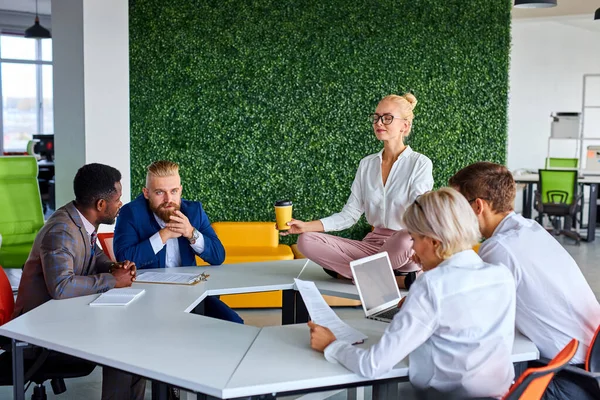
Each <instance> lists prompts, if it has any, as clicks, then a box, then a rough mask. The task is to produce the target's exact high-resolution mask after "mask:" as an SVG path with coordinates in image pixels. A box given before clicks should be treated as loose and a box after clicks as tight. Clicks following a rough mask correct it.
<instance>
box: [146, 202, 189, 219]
mask: <svg viewBox="0 0 600 400" xmlns="http://www.w3.org/2000/svg"><path fill="white" fill-rule="evenodd" d="M166 207H173V208H171V209H167V208H166ZM180 208H181V207H180V206H179V204H175V203H162V204H161V205H159V206H158V207H156V208H154V207H152V206H150V209H151V210H152V212H153V213H154V214H156V215H158V218H160V219H162V220H163V221H164V222H167V223H168V222H170V221H171V215H175V211H179V209H180Z"/></svg>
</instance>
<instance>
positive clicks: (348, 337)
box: [294, 279, 367, 343]
mask: <svg viewBox="0 0 600 400" xmlns="http://www.w3.org/2000/svg"><path fill="white" fill-rule="evenodd" d="M294 283H295V284H296V289H298V291H299V292H300V295H301V296H302V300H304V304H305V305H306V309H307V310H308V314H309V315H310V319H312V320H313V322H314V323H315V324H319V325H321V326H324V327H326V328H329V330H331V332H332V333H333V334H334V335H335V337H336V339H338V340H342V341H344V342H347V343H360V342H362V341H364V340H365V339H367V336H366V335H364V334H363V333H362V332H360V331H358V330H356V329H354V328H352V327H351V326H350V325H348V324H346V323H345V322H344V321H342V320H341V319H340V317H338V316H337V314H336V313H335V312H334V311H333V310H332V309H331V307H329V305H328V304H327V303H326V302H325V299H323V296H321V293H319V290H318V289H317V287H316V286H315V283H314V282H311V281H303V280H300V279H294Z"/></svg>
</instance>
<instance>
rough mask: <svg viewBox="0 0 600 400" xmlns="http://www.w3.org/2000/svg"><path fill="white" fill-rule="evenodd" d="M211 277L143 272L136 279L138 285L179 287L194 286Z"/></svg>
mask: <svg viewBox="0 0 600 400" xmlns="http://www.w3.org/2000/svg"><path fill="white" fill-rule="evenodd" d="M209 276H210V275H208V274H205V273H200V274H196V273H187V272H142V273H140V274H138V275H137V276H136V277H135V281H136V282H137V283H172V284H178V285H193V284H194V283H197V282H200V281H205V280H207V279H208V277H209Z"/></svg>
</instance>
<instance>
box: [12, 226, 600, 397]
mask: <svg viewBox="0 0 600 400" xmlns="http://www.w3.org/2000/svg"><path fill="white" fill-rule="evenodd" d="M597 236H598V234H597ZM559 240H560V241H561V243H562V244H563V246H564V247H565V248H566V249H567V251H568V252H569V253H570V254H571V255H572V256H573V258H575V260H576V261H577V263H578V264H579V266H580V268H581V270H582V272H583V274H584V275H585V277H586V279H587V280H588V282H589V283H590V286H591V287H592V289H593V290H594V293H595V294H596V297H600V266H599V265H598V264H599V262H598V260H600V236H599V237H598V239H597V241H596V242H594V243H584V242H582V243H581V245H579V246H576V245H575V244H574V243H573V241H572V240H570V239H562V238H561V239H559ZM336 312H337V313H338V315H339V316H340V317H341V318H351V317H361V316H362V310H361V309H360V308H351V307H348V308H336ZM239 313H240V314H241V315H242V318H244V320H245V321H246V323H247V324H249V325H254V326H272V325H278V324H280V323H281V311H280V310H240V311H239ZM101 377H102V374H101V371H100V368H96V370H95V371H94V372H93V373H92V374H91V375H89V376H87V377H85V378H78V379H71V380H68V381H67V382H66V383H67V389H68V390H67V392H65V393H64V394H62V395H60V396H54V395H53V393H52V389H51V388H50V386H49V385H47V388H46V389H47V391H48V392H49V393H48V398H49V399H62V400H71V399H73V400H79V399H100V390H101V383H100V382H101ZM147 386H148V388H147V391H146V399H151V394H150V391H149V385H147ZM400 388H401V393H402V396H401V397H402V399H405V400H412V399H414V396H413V394H412V392H411V388H410V384H402V385H401V387H400ZM31 392H32V388H30V389H29V391H28V392H27V393H28V394H27V397H29V396H30V394H31ZM182 397H183V398H186V397H185V396H182ZM326 397H327V398H329V399H332V400H342V399H346V398H347V394H346V392H345V391H341V392H338V393H335V392H334V393H330V394H327V393H323V394H313V395H307V396H304V397H303V399H306V400H308V399H311V400H316V399H322V398H326ZM364 397H365V399H370V398H371V396H370V389H369V388H366V389H365V393H364ZM191 398H192V397H191V396H190V399H191ZM293 398H297V397H286V398H285V399H293ZM0 399H7V400H8V399H12V388H11V387H0Z"/></svg>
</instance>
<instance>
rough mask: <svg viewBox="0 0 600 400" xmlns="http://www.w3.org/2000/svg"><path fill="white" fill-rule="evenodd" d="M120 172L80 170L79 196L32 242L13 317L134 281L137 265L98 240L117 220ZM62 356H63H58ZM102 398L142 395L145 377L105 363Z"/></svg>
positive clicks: (75, 184)
mask: <svg viewBox="0 0 600 400" xmlns="http://www.w3.org/2000/svg"><path fill="white" fill-rule="evenodd" d="M120 181H121V173H120V172H119V171H118V170H116V169H115V168H113V167H110V166H108V165H103V164H88V165H85V166H83V167H81V168H80V169H79V171H77V174H76V175H75V179H74V181H73V188H74V191H75V201H74V202H71V203H69V204H67V205H65V206H64V207H61V208H59V209H58V210H56V212H55V213H54V214H52V216H51V217H50V218H49V219H48V221H46V223H45V224H44V226H43V227H42V229H41V230H40V232H39V233H38V234H37V236H36V238H35V241H34V243H33V248H32V249H31V252H30V253H29V257H28V259H27V261H26V262H25V266H24V267H23V276H22V278H21V283H20V285H19V292H18V294H17V301H16V303H15V312H14V314H13V318H16V317H18V316H19V315H21V314H24V313H26V312H28V311H30V310H32V309H34V308H36V307H38V306H39V305H41V304H43V303H45V302H47V301H48V300H51V299H67V298H71V297H78V296H86V295H90V294H95V293H103V292H106V291H107V290H109V289H112V288H120V287H126V286H131V283H132V282H133V281H134V280H135V264H134V263H132V262H130V261H123V262H121V263H113V262H112V261H110V259H109V258H108V257H107V256H106V255H105V254H104V253H103V252H102V250H101V249H100V247H98V245H97V244H96V232H97V230H98V226H99V225H100V224H113V223H114V222H115V218H116V216H117V214H118V213H119V209H120V208H121V205H122V204H123V203H121V182H120ZM60 356H61V360H62V359H64V357H65V356H64V355H60ZM102 381H103V382H102V399H103V400H109V399H110V400H121V399H122V400H130V399H143V398H144V392H145V386H146V383H145V380H144V379H142V378H140V377H138V376H135V375H131V374H128V373H125V372H121V371H118V370H115V369H113V368H108V367H104V368H103V378H102Z"/></svg>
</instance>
